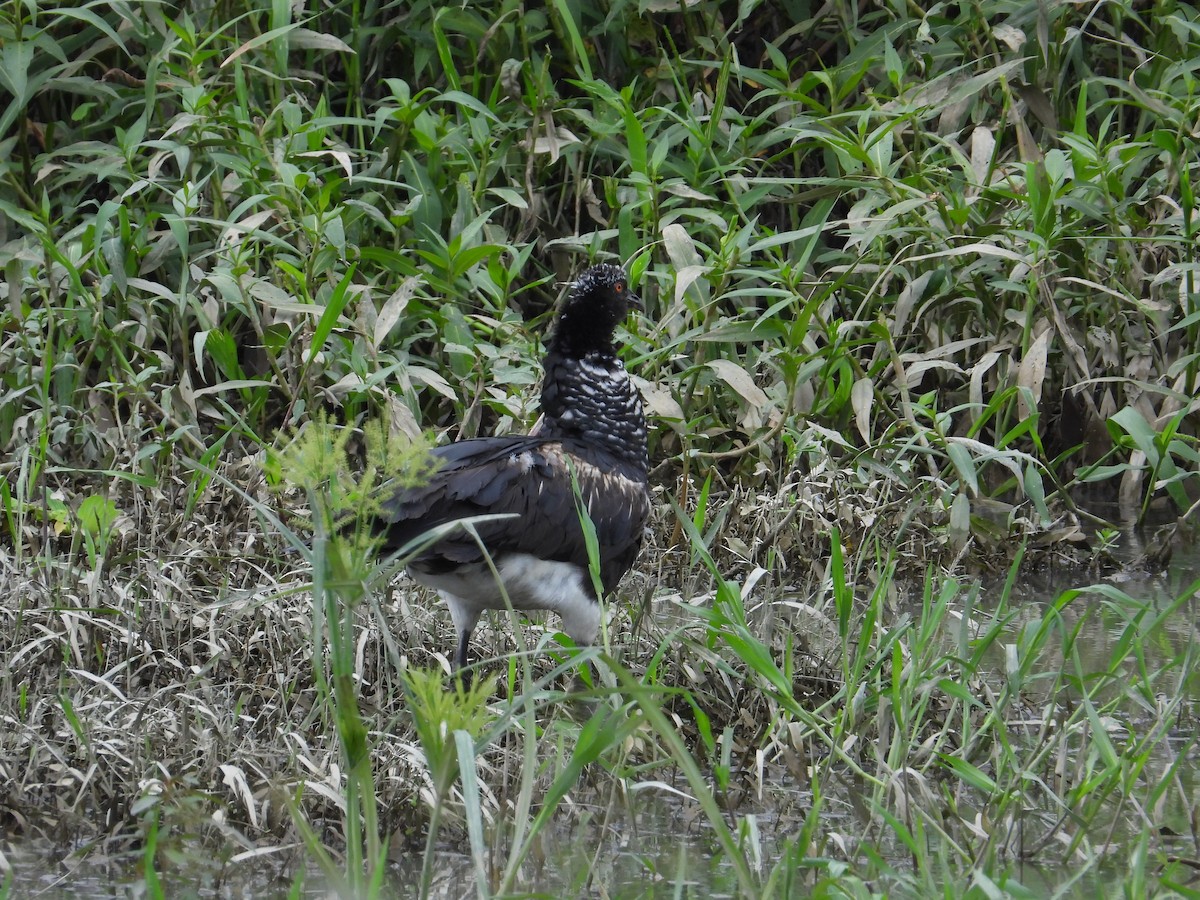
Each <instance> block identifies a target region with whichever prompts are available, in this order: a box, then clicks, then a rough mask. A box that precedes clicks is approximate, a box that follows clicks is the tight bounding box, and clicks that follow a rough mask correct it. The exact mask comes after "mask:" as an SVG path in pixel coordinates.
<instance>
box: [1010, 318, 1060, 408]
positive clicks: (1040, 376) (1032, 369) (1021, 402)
mask: <svg viewBox="0 0 1200 900" xmlns="http://www.w3.org/2000/svg"><path fill="white" fill-rule="evenodd" d="M1039 324H1040V326H1041V329H1042V332H1041V334H1039V335H1038V336H1037V337H1036V338H1034V340H1033V343H1032V344H1030V345H1029V350H1028V351H1027V352H1026V354H1025V358H1024V359H1022V360H1021V365H1020V366H1019V367H1018V368H1017V385H1018V386H1019V387H1023V388H1028V389H1029V394H1028V395H1026V394H1025V393H1024V392H1021V393H1018V395H1017V410H1018V412H1019V413H1020V416H1021V418H1022V419H1025V418H1028V417H1029V416H1031V415H1033V413H1034V412H1036V411H1037V410H1036V407H1037V404H1038V401H1040V400H1041V399H1042V383H1043V382H1044V381H1045V380H1046V353H1047V351H1048V350H1049V348H1050V334H1051V331H1052V329H1051V328H1050V327H1049V323H1047V322H1046V321H1045V320H1044V319H1043V320H1041V322H1040V323H1039ZM1035 327H1037V326H1035ZM1030 396H1031V397H1032V400H1033V404H1034V408H1033V409H1030V408H1029V398H1030Z"/></svg>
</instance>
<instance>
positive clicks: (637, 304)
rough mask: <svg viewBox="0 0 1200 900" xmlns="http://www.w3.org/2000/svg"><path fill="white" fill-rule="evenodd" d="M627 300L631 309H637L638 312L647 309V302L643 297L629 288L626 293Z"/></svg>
mask: <svg viewBox="0 0 1200 900" xmlns="http://www.w3.org/2000/svg"><path fill="white" fill-rule="evenodd" d="M625 302H626V303H628V304H629V308H630V309H636V310H637V311H638V312H643V313H644V312H645V311H646V304H645V303H643V302H642V298H641V297H639V296H638V295H637V294H635V293H634V292H633V291H629V290H628V289H627V293H626V294H625Z"/></svg>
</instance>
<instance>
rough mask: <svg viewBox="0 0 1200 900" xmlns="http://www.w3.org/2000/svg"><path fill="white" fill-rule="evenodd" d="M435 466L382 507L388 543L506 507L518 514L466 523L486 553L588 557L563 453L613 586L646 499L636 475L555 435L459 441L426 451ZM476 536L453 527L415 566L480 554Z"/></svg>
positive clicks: (633, 552) (632, 545) (631, 554)
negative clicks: (424, 478)
mask: <svg viewBox="0 0 1200 900" xmlns="http://www.w3.org/2000/svg"><path fill="white" fill-rule="evenodd" d="M433 452H434V455H435V456H436V457H438V459H439V461H440V462H441V467H440V468H439V469H438V471H437V472H436V473H435V474H434V476H433V479H432V480H431V481H430V482H429V484H427V485H425V486H423V487H420V488H415V489H413V490H409V491H404V492H401V493H400V494H398V495H396V497H394V498H392V499H391V500H390V501H389V502H388V503H387V504H385V506H384V510H383V516H382V519H383V521H384V523H385V525H386V534H387V544H388V546H389V547H391V548H392V549H398V548H400V547H402V546H404V544H406V543H407V542H408V541H410V540H412V539H413V538H415V537H418V536H419V535H421V534H423V533H424V532H425V531H428V530H429V529H430V528H433V527H435V526H437V525H442V524H444V523H447V522H453V521H456V520H458V519H463V518H468V517H471V516H479V515H488V514H497V513H515V514H516V515H517V516H518V517H519V518H517V519H502V520H496V521H489V522H481V523H478V524H476V525H475V529H476V531H477V532H478V533H479V536H480V538H481V539H482V540H483V542H484V544H485V545H486V546H487V548H488V550H489V552H491V553H492V554H493V555H495V554H498V553H506V552H513V553H530V554H535V555H537V556H539V557H542V558H543V559H552V560H557V561H560V562H571V563H575V564H577V565H579V566H582V567H585V568H586V566H587V564H588V555H587V546H586V543H585V541H584V536H583V529H582V528H581V527H580V524H579V516H578V513H577V512H576V509H575V498H574V493H573V490H572V486H571V475H570V469H569V468H568V463H567V458H566V457H567V454H570V456H571V464H572V465H573V466H574V469H575V475H576V479H577V480H578V483H579V488H580V493H581V495H582V496H583V498H584V501H585V503H586V505H587V509H588V515H589V516H590V517H591V519H592V521H593V523H594V524H595V527H596V536H597V538H598V542H599V545H600V560H601V580H602V582H603V585H604V589H605V591H610V590H612V589H613V588H615V587H616V584H617V582H618V581H620V579H621V576H622V575H624V574H625V572H626V571H627V570H628V569H629V567H630V566H631V565H632V564H633V560H634V558H635V557H636V556H637V551H638V548H639V546H640V545H641V540H642V530H643V527H644V525H645V521H646V517H647V516H648V515H649V511H650V502H649V497H648V496H647V493H646V482H645V478H644V475H641V474H640V473H638V472H636V471H633V470H631V469H630V467H628V466H626V465H623V464H622V463H620V462H619V461H617V460H615V459H613V458H612V457H610V456H609V455H608V454H606V453H603V452H600V453H598V452H597V451H596V449H595V448H594V447H586V446H585V445H583V444H582V443H577V442H575V441H573V440H565V441H564V440H563V439H561V438H557V439H556V438H551V437H544V436H537V435H531V436H520V437H500V438H478V439H475V440H467V441H458V442H456V443H453V444H448V445H446V446H444V447H439V448H437V449H435V450H434V451H433ZM482 558H483V554H482V553H481V552H480V550H479V546H478V544H476V542H475V539H474V538H473V537H472V536H471V535H470V534H467V533H466V532H465V531H455V532H453V533H452V534H451V535H449V536H448V537H446V538H444V539H442V540H441V541H439V542H438V543H437V544H435V545H433V546H432V547H431V548H429V549H428V550H427V551H426V552H425V553H424V554H423V555H422V556H421V558H420V559H418V560H416V561H415V564H416V565H418V566H420V567H423V568H427V569H429V570H431V571H436V570H439V569H448V568H451V567H452V566H453V565H454V564H458V563H465V562H474V561H477V560H481V559H482Z"/></svg>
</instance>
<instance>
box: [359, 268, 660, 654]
mask: <svg viewBox="0 0 1200 900" xmlns="http://www.w3.org/2000/svg"><path fill="white" fill-rule="evenodd" d="M631 308H637V309H641V308H642V307H641V303H640V301H639V300H638V298H637V297H636V296H635V295H634V294H633V292H632V291H630V289H629V282H628V279H627V278H626V276H625V272H624V271H623V270H622V269H621V268H620V267H619V266H614V265H607V264H602V265H596V266H592V267H591V268H590V269H587V270H586V271H585V272H584V273H583V274H582V275H580V277H579V279H578V280H577V281H576V282H575V283H574V284H573V285H572V287H571V290H570V292H569V294H568V295H567V298H566V300H565V302H564V303H563V305H562V308H561V309H560V310H559V312H558V315H557V316H556V318H555V321H554V326H553V330H552V333H551V336H550V338H549V341H548V342H547V347H546V356H545V359H544V361H543V365H544V368H545V373H544V376H543V381H542V418H541V420H540V421H539V423H538V424H537V425H536V426H535V427H534V429H533V431H532V433H531V434H528V435H516V436H509V437H488V438H475V439H472V440H464V441H457V442H455V443H452V444H448V445H446V446H443V447H438V448H436V449H434V450H433V455H434V456H435V457H437V459H438V462H439V464H440V466H439V468H438V470H437V471H436V472H435V474H434V475H433V478H432V480H431V481H430V482H429V483H428V484H426V485H425V486H423V487H419V488H415V489H410V490H404V491H402V492H400V493H398V494H397V495H396V496H395V497H393V498H391V499H390V500H389V501H388V502H387V503H385V504H384V507H383V511H382V519H383V524H384V527H385V528H386V531H385V535H386V537H385V544H386V546H387V547H388V548H389V549H398V548H400V547H403V546H404V545H405V544H406V543H408V541H410V540H412V539H413V538H416V537H418V536H419V535H421V534H423V533H424V532H426V531H428V530H429V529H431V528H434V527H436V526H438V525H442V524H445V523H447V522H453V521H456V520H458V519H463V518H467V517H470V516H479V515H486V514H493V513H514V514H515V518H508V519H500V520H492V521H486V522H482V523H479V524H477V525H475V529H476V531H477V532H478V534H479V536H480V538H481V539H482V542H483V544H484V546H485V547H487V551H488V554H489V555H490V556H491V558H492V561H493V563H494V564H495V567H496V571H497V572H498V573H499V575H500V578H501V580H502V581H503V583H504V589H505V591H506V592H507V594H508V598H509V601H510V602H511V603H512V606H513V608H514V609H546V610H551V611H553V612H557V613H558V614H559V615H560V616H561V617H562V630H563V631H564V632H566V633H567V634H568V635H569V636H570V637H571V638H572V639H573V640H574V641H575V642H576V644H579V645H584V644H590V643H593V642H594V641H595V639H596V636H597V633H598V631H599V628H600V598H599V597H598V596H597V595H596V590H595V588H594V586H593V582H592V577H591V574H590V572H589V569H588V551H587V546H586V543H585V539H584V532H583V528H582V526H581V525H580V520H579V513H578V511H577V508H576V502H575V491H574V488H573V487H572V483H571V473H572V471H573V472H574V474H575V479H576V482H577V484H578V486H579V494H580V496H581V497H582V498H583V502H584V505H585V507H586V508H587V512H588V515H589V517H590V518H591V520H592V522H593V524H594V525H595V529H596V537H597V539H598V543H599V550H600V553H599V558H600V582H601V585H602V587H603V592H604V593H605V594H608V593H610V592H611V591H612V590H613V589H614V588H615V587H616V586H617V582H619V581H620V580H621V576H623V575H624V574H625V573H626V572H627V571H629V568H630V566H632V565H633V561H634V558H635V557H636V556H637V553H638V548H639V547H640V546H641V543H642V531H643V528H644V526H645V522H646V518H647V516H648V515H649V513H650V494H649V490H648V488H647V468H648V461H647V455H646V419H645V415H644V414H643V412H642V401H641V398H640V397H639V396H638V393H637V390H636V389H635V388H634V386H633V383H632V382H631V381H630V380H629V376H628V375H627V374H626V372H625V367H624V366H623V365H622V364H621V361H620V360H619V359H617V355H616V348H615V347H614V345H613V334H614V332H615V330H616V327H617V325H618V324H619V323H620V322H621V321H622V320H624V319H625V317H626V316H627V315H628V314H629V310H630V309H631ZM408 572H409V574H410V575H412V577H413V578H415V579H416V580H417V581H419V582H421V583H422V584H425V585H428V586H429V587H433V588H436V589H437V590H438V591H439V593H440V594H441V595H442V597H443V598H444V599H445V601H446V604H447V605H448V606H449V607H450V615H451V618H453V620H454V627H455V628H456V629H457V631H458V649H457V652H456V653H455V655H454V665H455V668H456V669H462V668H463V667H465V666H466V665H467V648H468V645H469V643H470V640H471V632H472V631H473V630H474V628H475V625H476V624H477V623H478V621H479V615H480V613H482V612H483V611H484V610H485V609H505V608H506V606H505V602H504V595H503V594H502V593H501V591H500V588H499V586H498V585H497V583H496V579H495V577H494V575H493V573H492V570H491V568H490V567H489V566H488V562H487V559H486V558H485V556H484V554H483V552H482V551H481V550H480V547H479V544H478V543H477V542H476V540H475V539H474V537H472V536H471V535H470V534H469V533H468V532H467V531H466V530H465V529H454V530H453V531H451V532H450V533H449V535H448V536H446V537H444V538H442V539H441V540H439V541H437V542H436V543H435V544H433V545H432V546H431V547H429V548H428V549H426V550H425V551H424V552H422V553H421V555H420V556H418V557H417V558H416V559H414V560H413V561H412V562H411V563H409V565H408Z"/></svg>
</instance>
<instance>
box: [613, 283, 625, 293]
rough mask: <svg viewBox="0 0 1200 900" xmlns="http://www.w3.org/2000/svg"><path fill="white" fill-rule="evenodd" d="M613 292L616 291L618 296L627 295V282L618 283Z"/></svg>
mask: <svg viewBox="0 0 1200 900" xmlns="http://www.w3.org/2000/svg"><path fill="white" fill-rule="evenodd" d="M613 290H614V291H616V292H617V293H618V294H623V293H625V282H623V281H618V282H617V283H616V284H614V285H613Z"/></svg>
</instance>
